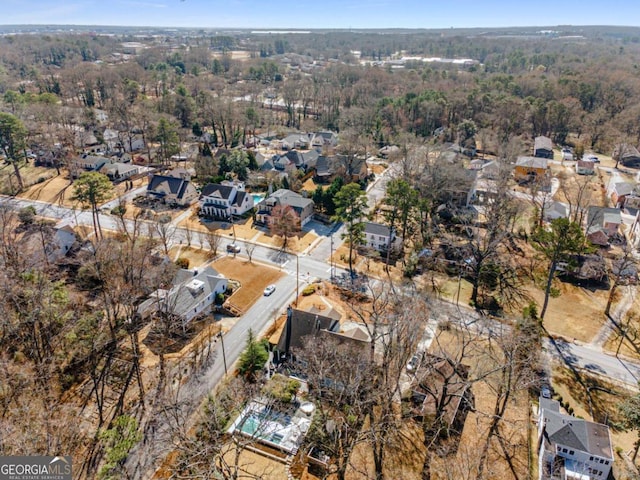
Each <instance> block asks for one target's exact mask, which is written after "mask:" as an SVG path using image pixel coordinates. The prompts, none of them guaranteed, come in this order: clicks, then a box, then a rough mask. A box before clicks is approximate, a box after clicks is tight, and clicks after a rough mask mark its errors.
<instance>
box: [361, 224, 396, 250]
mask: <svg viewBox="0 0 640 480" xmlns="http://www.w3.org/2000/svg"><path fill="white" fill-rule="evenodd" d="M364 246H365V247H369V248H373V249H374V250H377V251H379V252H386V251H387V249H388V248H389V247H391V249H396V248H400V247H401V246H402V239H401V238H400V237H397V236H396V233H395V231H393V232H392V231H391V229H390V228H389V227H387V226H386V225H383V224H381V223H373V222H365V223H364Z"/></svg>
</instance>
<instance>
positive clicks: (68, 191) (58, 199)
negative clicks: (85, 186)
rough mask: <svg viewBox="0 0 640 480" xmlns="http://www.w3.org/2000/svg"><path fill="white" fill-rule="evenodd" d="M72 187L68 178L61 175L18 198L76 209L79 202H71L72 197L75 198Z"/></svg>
mask: <svg viewBox="0 0 640 480" xmlns="http://www.w3.org/2000/svg"><path fill="white" fill-rule="evenodd" d="M54 172H55V170H54ZM72 185H73V184H72V183H71V181H70V180H69V179H68V178H66V177H65V176H63V175H59V176H56V177H51V178H49V179H48V180H46V181H44V182H42V183H37V184H35V185H33V186H31V187H30V188H28V189H27V190H25V191H24V192H22V193H20V194H19V195H18V196H19V197H22V198H28V199H30V200H40V201H42V202H48V203H54V204H60V205H64V206H67V207H74V206H76V204H77V202H73V201H71V197H72V196H73V186H72Z"/></svg>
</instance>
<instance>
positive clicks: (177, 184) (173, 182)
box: [147, 175, 189, 198]
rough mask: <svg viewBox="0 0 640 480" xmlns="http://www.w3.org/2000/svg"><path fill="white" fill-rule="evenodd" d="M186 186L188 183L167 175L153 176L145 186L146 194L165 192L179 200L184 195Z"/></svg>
mask: <svg viewBox="0 0 640 480" xmlns="http://www.w3.org/2000/svg"><path fill="white" fill-rule="evenodd" d="M188 184H189V181H188V180H183V179H182V178H177V177H171V176H168V175H154V176H153V178H151V181H150V182H149V185H148V186H147V192H153V191H156V190H166V191H168V192H170V193H173V194H175V195H176V196H177V197H178V198H180V197H181V196H182V195H183V194H184V191H185V189H186V188H187V185H188Z"/></svg>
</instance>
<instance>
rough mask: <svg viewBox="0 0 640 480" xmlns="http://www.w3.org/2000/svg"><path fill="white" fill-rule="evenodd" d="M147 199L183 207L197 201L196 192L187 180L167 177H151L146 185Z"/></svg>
mask: <svg viewBox="0 0 640 480" xmlns="http://www.w3.org/2000/svg"><path fill="white" fill-rule="evenodd" d="M147 197H150V198H156V199H160V200H162V201H163V202H164V203H166V204H169V205H177V206H180V207H185V206H188V205H191V204H192V203H194V202H195V201H196V200H197V199H198V191H197V190H196V188H195V187H194V186H193V184H192V183H191V182H190V181H189V180H184V179H182V178H178V177H172V176H169V175H158V174H156V175H153V177H151V180H149V185H147Z"/></svg>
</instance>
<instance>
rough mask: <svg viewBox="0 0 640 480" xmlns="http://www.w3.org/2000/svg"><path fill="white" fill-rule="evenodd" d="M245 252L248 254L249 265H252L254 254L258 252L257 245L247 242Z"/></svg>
mask: <svg viewBox="0 0 640 480" xmlns="http://www.w3.org/2000/svg"><path fill="white" fill-rule="evenodd" d="M244 249H245V251H246V252H247V257H248V258H249V263H251V261H252V258H253V252H255V250H256V244H255V243H253V242H245V247H244Z"/></svg>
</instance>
